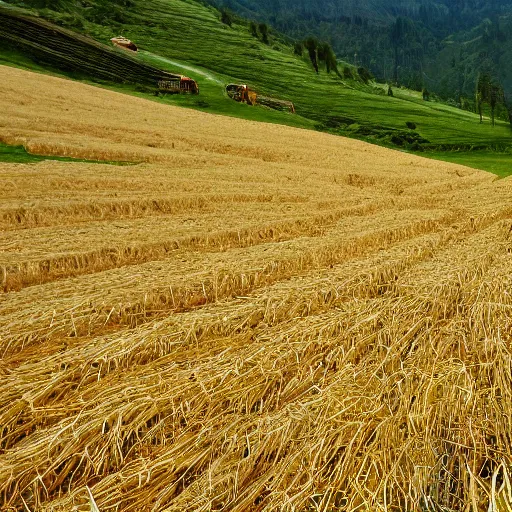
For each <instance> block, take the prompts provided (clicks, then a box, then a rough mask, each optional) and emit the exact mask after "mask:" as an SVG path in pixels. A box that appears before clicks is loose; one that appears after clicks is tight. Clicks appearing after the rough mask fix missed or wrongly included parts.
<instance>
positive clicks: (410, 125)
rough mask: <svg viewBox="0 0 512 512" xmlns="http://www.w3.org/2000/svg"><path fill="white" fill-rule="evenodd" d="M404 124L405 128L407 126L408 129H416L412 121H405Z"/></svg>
mask: <svg viewBox="0 0 512 512" xmlns="http://www.w3.org/2000/svg"><path fill="white" fill-rule="evenodd" d="M405 125H406V126H407V128H409V130H416V124H415V123H413V122H412V121H406V122H405Z"/></svg>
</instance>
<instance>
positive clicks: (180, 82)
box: [158, 76, 199, 94]
mask: <svg viewBox="0 0 512 512" xmlns="http://www.w3.org/2000/svg"><path fill="white" fill-rule="evenodd" d="M158 89H159V90H160V91H162V92H168V93H171V94H173V93H174V94H176V93H190V94H199V84H198V83H197V82H196V81H195V80H192V78H189V77H188V76H177V77H176V78H174V79H171V80H160V81H159V82H158Z"/></svg>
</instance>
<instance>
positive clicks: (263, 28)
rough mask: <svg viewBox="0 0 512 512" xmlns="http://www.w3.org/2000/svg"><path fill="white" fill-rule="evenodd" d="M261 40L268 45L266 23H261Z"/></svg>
mask: <svg viewBox="0 0 512 512" xmlns="http://www.w3.org/2000/svg"><path fill="white" fill-rule="evenodd" d="M259 29H260V34H261V40H262V41H263V42H264V43H265V44H268V25H267V24H266V23H260V25H259Z"/></svg>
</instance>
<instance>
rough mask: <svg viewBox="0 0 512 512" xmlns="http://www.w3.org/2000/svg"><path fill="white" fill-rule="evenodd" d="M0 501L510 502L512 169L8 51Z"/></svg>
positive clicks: (0, 237) (503, 506)
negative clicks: (326, 129) (27, 160)
mask: <svg viewBox="0 0 512 512" xmlns="http://www.w3.org/2000/svg"><path fill="white" fill-rule="evenodd" d="M0 69H1V73H2V82H1V84H0V91H1V94H0V139H1V140H2V142H4V143H8V144H15V145H20V144H24V145H25V147H26V148H27V149H28V150H30V151H33V152H37V153H43V154H48V155H59V156H70V157H78V158H84V159H89V160H92V159H99V160H109V161H112V160H116V161H133V162H134V165H131V166H114V165H104V164H91V163H69V162H55V161H51V160H48V161H45V162H41V163H38V164H30V165H29V164H13V163H0V182H1V184H2V186H1V187H0V284H1V292H0V510H2V511H4V510H5V511H27V510H30V511H36V510H37V511H47V512H49V511H69V510H77V511H78V510H80V511H89V510H91V498H90V496H92V497H93V500H94V502H95V503H96V504H97V506H98V508H99V510H100V511H101V512H107V511H150V510H154V511H169V512H170V511H176V512H178V511H180V512H181V511H202V512H207V511H220V510H226V511H227V510H229V511H237V512H245V511H258V512H260V511H265V512H270V511H272V512H273V511H278V510H282V511H290V512H291V511H297V512H299V511H300V512H302V511H304V512H305V511H310V510H311V511H325V512H332V511H338V510H339V511H342V510H343V511H355V510H371V511H378V510H381V511H384V510H386V511H388V510H389V511H397V512H398V511H420V510H445V511H447V510H457V511H458V510H465V511H468V512H476V511H480V510H510V507H511V506H512V499H511V495H512V485H511V482H510V478H511V477H510V476H509V473H510V468H511V467H512V466H511V464H512V460H511V456H512V447H511V438H510V435H511V434H510V432H512V406H511V403H512V353H511V342H512V332H511V329H512V322H511V320H512V296H511V290H512V288H511V286H512V233H511V225H512V182H511V181H510V179H505V180H496V177H495V176H493V175H491V174H488V173H484V172H480V171H476V170H473V169H469V168H464V167H461V166H457V165H451V164H447V163H443V162H437V161H431V160H426V159H422V158H418V157H416V156H411V155H409V154H406V153H400V152H394V151H390V150H387V149H383V148H379V147H376V146H371V145H367V144H365V143H362V142H359V141H355V140H348V139H343V138H340V137H334V136H330V135H326V134H320V133H316V132H311V131H305V130H298V129H294V128H288V127H283V126H276V125H268V124H258V123H252V122H248V121H243V120H237V119H230V118H223V117H217V116H210V115H207V114H203V113H199V112H194V111H191V110H181V109H178V108H173V107H166V106H162V105H158V104H156V103H151V102H147V101H144V100H141V99H137V98H133V97H127V96H123V95H121V94H117V93H113V92H108V91H104V90H100V89H97V88H93V87H89V86H85V85H82V84H77V83H73V82H70V81H63V80H60V79H57V78H53V77H48V76H42V75H36V74H31V73H28V72H24V71H20V70H16V69H10V68H5V67H1V68H0Z"/></svg>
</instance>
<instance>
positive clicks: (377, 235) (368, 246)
mask: <svg viewBox="0 0 512 512" xmlns="http://www.w3.org/2000/svg"><path fill="white" fill-rule="evenodd" d="M423 217H424V220H418V221H416V222H410V223H408V224H402V222H401V221H398V222H396V221H395V227H391V228H388V229H381V228H380V226H381V225H380V224H378V225H371V227H369V228H367V231H366V232H363V233H362V234H353V235H348V236H343V233H335V232H331V233H330V235H329V236H327V237H317V238H314V239H309V238H302V239H300V240H298V241H295V242H294V243H293V244H282V245H281V244H278V245H274V246H271V247H262V249H266V250H259V248H257V249H253V250H251V252H250V253H248V254H244V252H243V251H242V252H241V253H240V254H239V251H236V250H235V251H234V254H231V252H229V251H228V252H227V253H224V254H223V255H222V257H221V259H220V260H219V261H217V260H218V259H219V258H218V257H217V256H215V258H212V257H211V256H210V257H208V255H206V256H207V257H205V256H204V255H203V257H202V258H199V259H197V258H196V260H195V262H194V267H192V268H189V270H188V272H187V271H184V270H183V268H182V266H181V270H180V271H179V273H177V272H176V269H174V270H173V267H172V266H168V265H164V266H163V267H162V266H161V267H162V268H160V269H158V270H157V269H156V268H154V267H153V265H152V266H151V267H150V269H149V271H150V272H151V273H152V275H151V276H150V279H148V280H144V279H138V282H139V283H140V284H139V285H138V286H135V279H134V277H135V278H136V277H137V272H138V273H139V275H140V272H141V268H137V269H134V277H130V276H128V278H126V277H125V276H123V275H121V276H117V274H114V275H112V276H111V282H112V285H111V286H112V288H110V287H109V286H108V285H107V283H108V281H107V280H106V278H107V277H108V276H101V275H100V276H98V282H97V283H95V281H94V278H95V276H93V278H92V279H93V282H92V283H84V284H83V285H80V282H79V281H77V282H76V283H75V284H74V287H75V288H76V290H79V291H80V290H87V289H88V288H91V289H92V291H90V292H89V293H87V300H85V301H84V299H83V294H81V293H78V294H77V293H76V291H75V290H73V292H74V293H73V294H72V295H71V296H70V298H69V299H68V300H65V299H64V298H63V293H62V292H58V290H57V289H55V288H54V287H52V288H50V290H49V293H50V296H48V298H47V299H44V288H43V289H42V290H39V289H35V288H34V293H32V291H31V290H27V291H24V290H23V291H21V292H19V294H20V300H19V301H16V300H14V302H13V301H9V302H8V303H7V304H6V306H4V308H0V314H1V316H0V325H3V330H4V332H5V335H4V336H3V348H2V353H3V355H4V356H5V355H7V354H9V353H12V352H17V351H19V350H20V349H21V348H22V347H26V346H30V345H34V344H35V343H38V342H42V341H45V340H48V339H52V338H53V339H59V338H60V339H62V340H64V339H65V338H66V337H69V336H71V337H77V336H91V335H95V334H99V332H101V330H105V329H113V328H119V327H126V326H128V327H134V326H136V325H138V324H142V323H147V322H148V321H150V320H154V319H155V318H158V317H164V316H167V315H169V314H170V313H173V312H174V313H176V312H183V311H187V310H191V309H195V308H197V307H198V306H205V305H207V304H212V303H215V302H217V301H221V300H224V299H229V298H231V297H235V296H237V295H245V294H248V293H251V292H252V291H253V290H255V289H257V288H262V287H264V286H269V285H272V284H274V283H277V282H279V281H283V280H286V279H290V278H292V277H294V276H296V275H297V274H301V273H307V272H311V271H321V270H323V269H326V268H327V269H328V268H332V267H333V266H335V265H339V264H340V263H343V262H344V261H346V260H349V259H351V258H360V257H363V256H365V255H370V254H372V253H374V252H376V251H378V250H379V249H382V250H384V249H389V248H391V247H392V246H393V245H395V244H397V243H400V242H404V241H407V240H411V239H414V238H415V237H418V236H421V235H424V234H428V233H435V232H438V231H442V230H443V227H444V228H446V226H447V225H452V224H453V222H455V221H456V220H457V218H456V217H454V216H453V215H452V214H450V213H448V214H442V213H439V214H438V216H437V218H436V217H435V216H433V215H432V213H431V212H428V214H427V215H424V216H423ZM488 221H490V220H488ZM488 221H485V222H488ZM388 225H390V226H392V225H393V223H392V221H391V220H390V222H389V224H388ZM459 229H461V230H462V231H464V229H465V228H464V223H462V226H459ZM442 236H444V237H445V238H446V239H449V238H450V237H452V236H454V230H453V229H448V230H447V231H446V232H445V233H444V235H442ZM442 236H441V237H442ZM288 245H289V247H288ZM379 257H380V256H377V259H379ZM189 259H191V258H189ZM207 268H211V269H212V270H205V269H207ZM151 269H153V270H151ZM123 280H124V281H125V283H127V284H125V285H123ZM119 283H121V286H120V287H118V284H119ZM128 283H129V284H128ZM126 288H130V294H129V295H127V292H126ZM41 293H43V295H41ZM53 295H55V296H58V297H59V298H58V299H55V298H53ZM13 299H16V294H15V295H14V297H13ZM33 301H42V302H43V305H42V307H40V308H39V310H38V312H37V314H35V312H34V311H32V308H26V313H25V314H24V313H23V309H21V311H20V310H19V308H18V305H17V304H18V303H19V307H21V308H23V304H28V303H32V302H33ZM9 304H10V306H9ZM7 307H11V309H12V313H11V312H10V310H9V309H7ZM2 309H3V311H2ZM13 313H14V316H15V318H14V317H13Z"/></svg>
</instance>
